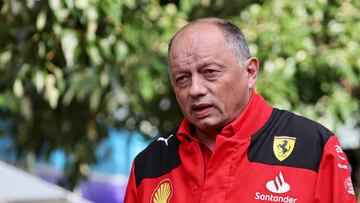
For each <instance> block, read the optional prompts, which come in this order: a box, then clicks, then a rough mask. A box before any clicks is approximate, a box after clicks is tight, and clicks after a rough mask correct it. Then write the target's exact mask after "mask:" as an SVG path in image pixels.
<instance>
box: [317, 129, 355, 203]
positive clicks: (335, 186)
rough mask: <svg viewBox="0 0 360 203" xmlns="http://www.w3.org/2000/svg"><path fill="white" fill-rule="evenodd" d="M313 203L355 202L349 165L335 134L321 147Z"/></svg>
mask: <svg viewBox="0 0 360 203" xmlns="http://www.w3.org/2000/svg"><path fill="white" fill-rule="evenodd" d="M314 202H315V203H355V202H356V199H355V192H354V188H353V185H352V182H351V177H350V166H349V163H348V159H347V157H346V155H345V153H344V152H343V151H342V149H341V147H340V144H339V141H338V139H337V138H336V136H331V137H330V138H329V140H328V141H327V143H326V144H325V146H324V149H323V155H322V158H321V162H320V167H319V172H318V179H317V183H316V189H315V201H314Z"/></svg>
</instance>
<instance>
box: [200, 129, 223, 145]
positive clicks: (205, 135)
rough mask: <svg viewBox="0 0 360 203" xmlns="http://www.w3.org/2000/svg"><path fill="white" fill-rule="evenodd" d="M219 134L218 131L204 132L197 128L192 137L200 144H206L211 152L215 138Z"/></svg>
mask: <svg viewBox="0 0 360 203" xmlns="http://www.w3.org/2000/svg"><path fill="white" fill-rule="evenodd" d="M220 132H221V129H220V130H211V131H207V130H206V131H204V130H201V129H199V128H196V127H195V129H194V136H195V137H196V138H198V139H199V140H200V141H201V142H203V143H204V144H206V145H207V146H208V147H209V148H210V149H211V150H213V148H214V145H215V140H216V136H217V135H218V134H219V133H220Z"/></svg>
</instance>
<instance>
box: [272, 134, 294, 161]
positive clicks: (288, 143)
mask: <svg viewBox="0 0 360 203" xmlns="http://www.w3.org/2000/svg"><path fill="white" fill-rule="evenodd" d="M295 142H296V137H287V136H275V137H274V145H273V151H274V154H275V156H276V158H277V159H278V160H279V161H284V160H285V159H286V158H288V157H289V156H290V154H291V153H292V151H293V150H294V147H295Z"/></svg>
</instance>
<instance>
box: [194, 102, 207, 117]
mask: <svg viewBox="0 0 360 203" xmlns="http://www.w3.org/2000/svg"><path fill="white" fill-rule="evenodd" d="M211 107H212V105H211V104H208V103H202V104H193V105H191V109H192V111H193V112H194V115H195V117H196V118H198V119H200V118H204V117H206V116H208V115H209V110H210V108H211Z"/></svg>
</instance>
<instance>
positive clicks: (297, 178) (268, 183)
mask: <svg viewBox="0 0 360 203" xmlns="http://www.w3.org/2000/svg"><path fill="white" fill-rule="evenodd" d="M190 128H191V127H190V124H189V122H188V121H187V120H186V119H185V120H184V121H183V122H182V123H181V125H180V128H179V129H178V130H177V131H176V130H175V131H174V132H172V133H171V134H169V135H168V136H165V137H160V138H158V139H157V140H155V141H154V142H152V143H151V144H150V145H149V146H148V147H147V148H146V149H145V150H144V151H142V152H141V153H140V154H139V155H138V156H137V157H136V158H135V160H134V162H133V167H132V170H131V175H130V179H129V183H128V187H127V191H126V196H125V203H135V202H141V203H142V202H144V203H145V202H146V203H148V202H150V203H153V202H154V203H158V202H164V203H165V202H171V203H172V202H179V203H180V202H181V203H185V202H194V203H198V202H204V203H212V202H214V203H215V202H216V203H219V202H236V203H239V202H240V203H241V202H243V203H251V202H259V203H260V202H284V203H315V202H316V203H335V202H336V203H348V202H349V203H350V202H351V203H355V202H356V201H355V195H354V189H353V186H352V182H351V179H350V171H349V165H348V160H347V158H346V155H345V154H344V153H343V151H342V150H341V147H340V145H339V143H338V140H337V138H336V137H335V136H334V134H333V133H332V132H330V131H329V130H327V129H326V128H325V127H323V126H321V125H320V124H318V123H316V122H313V121H311V120H308V119H306V118H303V117H300V116H297V115H295V114H292V113H290V112H287V111H282V110H278V109H273V108H271V107H270V106H269V105H268V104H266V102H265V101H264V99H263V98H262V97H261V96H259V95H257V94H253V95H252V98H251V100H250V102H249V104H248V106H247V107H246V109H245V110H244V112H243V113H242V114H241V116H240V117H239V118H238V119H236V120H235V121H233V122H232V123H230V124H229V125H227V126H226V127H224V129H223V130H222V132H221V134H219V135H218V136H217V138H216V143H215V146H214V149H213V151H212V152H211V150H209V149H208V148H207V147H205V146H204V145H203V144H201V142H199V141H198V140H196V139H194V138H193V137H192V136H191V130H190Z"/></svg>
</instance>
